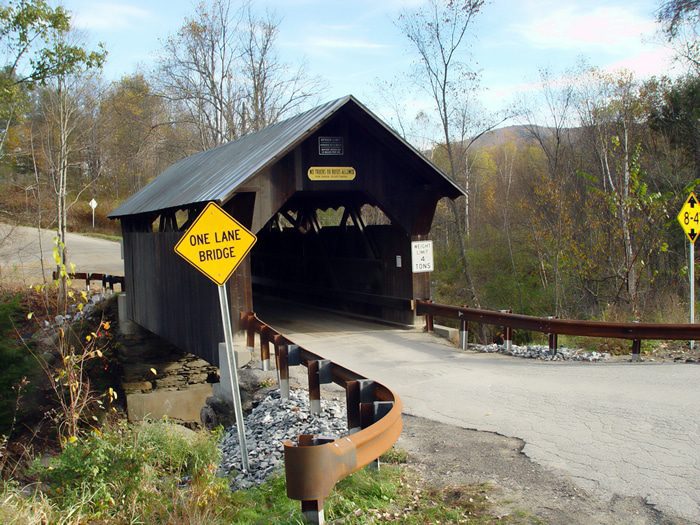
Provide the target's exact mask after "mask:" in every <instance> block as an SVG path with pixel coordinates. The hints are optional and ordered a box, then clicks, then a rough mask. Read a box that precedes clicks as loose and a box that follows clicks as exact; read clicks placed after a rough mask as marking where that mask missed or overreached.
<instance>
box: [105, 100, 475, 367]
mask: <svg viewBox="0 0 700 525" xmlns="http://www.w3.org/2000/svg"><path fill="white" fill-rule="evenodd" d="M462 193H463V192H462V190H461V189H460V188H459V187H458V186H457V185H456V184H454V183H453V182H452V181H451V179H449V178H448V177H447V176H446V175H445V174H443V173H442V172H441V171H440V170H439V169H438V168H436V167H435V166H434V165H433V164H432V163H431V162H430V161H428V160H427V159H426V158H425V157H424V156H423V155H421V154H420V153H419V152H418V151H417V150H416V149H414V148H413V147H412V146H411V145H409V144H408V143H407V142H405V141H404V140H403V139H402V138H401V137H399V135H397V134H396V133H395V132H394V131H393V130H391V128H389V127H388V126H387V125H386V124H384V123H383V122H382V121H381V120H380V119H378V118H377V117H376V116H375V115H373V114H372V113H371V112H370V111H369V110H368V109H367V108H365V107H364V106H363V105H362V104H360V103H359V102H358V101H357V100H356V99H355V98H353V97H352V96H348V97H344V98H341V99H338V100H334V101H332V102H328V103H326V104H323V105H321V106H318V107H316V108H314V109H311V110H309V111H307V112H305V113H302V114H300V115H297V116H295V117H292V118H290V119H288V120H285V121H283V122H280V123H278V124H275V125H272V126H269V127H267V128H265V129H263V130H261V131H259V132H257V133H254V134H251V135H247V136H245V137H243V138H241V139H239V140H236V141H234V142H230V143H228V144H224V145H222V146H219V147H217V148H215V149H212V150H209V151H205V152H202V153H198V154H195V155H192V156H190V157H187V158H185V159H183V160H181V161H179V162H178V163H176V164H174V165H173V166H171V167H170V168H168V169H167V170H166V171H164V172H163V173H162V174H161V175H160V176H158V177H157V178H156V179H155V180H154V181H153V182H151V183H150V184H149V185H148V186H146V187H145V188H143V189H142V190H141V191H139V192H138V193H136V194H135V195H133V196H132V197H131V198H130V199H128V200H127V201H126V202H124V203H123V204H122V205H121V206H120V207H119V208H117V209H116V210H114V211H113V212H112V213H111V214H110V218H113V219H119V220H120V221H121V226H122V233H123V239H124V269H125V277H126V289H127V290H128V296H127V315H128V317H129V318H130V319H131V320H133V321H135V322H136V323H137V324H139V325H141V326H143V327H144V328H146V329H148V330H150V331H151V332H153V333H155V334H157V335H159V336H161V337H163V338H164V339H166V340H168V341H170V342H171V343H173V344H174V345H175V346H177V347H179V348H181V349H182V350H184V351H187V352H191V353H193V354H196V355H198V356H200V357H202V358H204V359H206V360H207V361H209V362H210V363H212V364H216V365H218V364H219V363H218V361H219V354H218V350H217V349H218V345H219V342H221V341H223V339H224V338H223V328H222V326H221V320H220V316H219V313H218V312H219V310H218V309H219V305H218V299H217V289H216V286H215V285H214V284H213V283H212V282H211V281H209V280H208V279H207V278H205V277H204V276H202V275H201V274H200V273H199V272H197V271H195V270H194V269H192V268H191V267H190V266H189V265H188V264H187V263H186V262H185V261H184V260H182V259H181V258H180V257H179V256H178V255H176V254H175V252H174V251H173V247H174V246H175V244H176V243H177V241H178V240H179V239H180V237H181V236H182V235H183V232H184V230H186V229H187V228H188V226H189V225H190V224H191V223H192V221H193V220H194V219H195V218H196V217H197V215H198V213H200V212H201V210H202V209H203V208H204V206H205V205H206V204H207V203H208V202H211V201H214V202H216V203H218V204H220V205H221V206H222V207H223V208H224V209H225V210H226V211H227V212H228V213H229V214H230V215H231V216H233V217H234V218H235V219H237V220H238V221H239V222H240V223H242V224H243V225H245V226H246V227H247V228H248V229H250V230H251V231H252V232H254V233H255V234H256V235H257V236H258V242H257V244H256V245H255V247H254V248H253V250H252V252H251V255H250V257H248V258H247V259H246V260H245V261H244V262H243V263H242V264H241V265H240V266H239V267H238V269H237V270H236V272H235V273H234V275H233V277H232V278H231V279H230V280H229V281H228V285H227V286H228V291H229V298H230V299H229V300H230V311H231V315H232V317H233V319H232V322H233V323H234V324H233V329H234V332H235V331H236V330H237V323H238V314H239V312H241V311H243V312H246V311H254V310H255V301H256V298H257V297H259V296H262V295H268V296H273V297H279V298H284V299H290V300H294V301H299V302H306V303H310V304H315V305H319V306H322V307H325V308H330V309H334V310H340V311H347V312H352V313H354V314H358V315H364V316H369V317H374V318H377V319H381V320H384V321H390V322H396V323H402V324H411V323H413V321H414V313H413V312H412V311H411V309H410V307H409V305H410V300H411V299H414V298H419V299H426V298H429V296H430V282H429V275H430V274H429V273H424V272H423V273H413V271H412V266H411V242H412V241H418V240H424V239H427V237H428V235H429V233H430V227H431V223H432V220H433V216H434V214H435V209H436V206H437V203H438V201H439V200H440V199H441V198H443V197H448V198H451V199H455V198H457V197H459V196H460V195H462Z"/></svg>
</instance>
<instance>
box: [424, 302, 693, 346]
mask: <svg viewBox="0 0 700 525" xmlns="http://www.w3.org/2000/svg"><path fill="white" fill-rule="evenodd" d="M416 315H425V316H426V325H427V326H428V328H429V329H430V327H431V326H432V323H433V321H432V318H433V317H444V318H448V319H457V320H459V321H460V322H461V327H460V329H461V332H462V335H461V339H462V346H464V344H465V342H466V333H467V331H468V323H469V322H476V323H480V324H490V325H496V326H503V327H504V328H505V330H504V332H505V334H506V337H505V340H506V342H510V341H511V339H512V330H513V329H515V328H520V329H524V330H532V331H535V332H541V333H545V334H549V346H550V349H552V350H556V346H557V337H556V336H557V335H559V334H562V335H578V336H584V337H607V338H612V339H629V340H632V355H633V356H637V357H636V358H638V356H639V353H640V349H641V341H642V340H643V339H656V340H686V341H695V340H700V325H697V324H661V323H637V322H634V323H608V322H603V321H577V320H572V319H557V318H554V317H533V316H529V315H521V314H513V313H510V311H506V310H503V311H493V310H482V309H477V308H467V307H459V306H449V305H444V304H436V303H432V302H430V301H416Z"/></svg>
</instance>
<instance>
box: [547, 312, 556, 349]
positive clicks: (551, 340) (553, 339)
mask: <svg viewBox="0 0 700 525" xmlns="http://www.w3.org/2000/svg"><path fill="white" fill-rule="evenodd" d="M547 319H556V317H554V316H551V315H550V316H549V317H547ZM547 335H548V336H549V351H550V352H552V355H557V344H558V338H557V334H555V333H552V332H550V333H549V334H547Z"/></svg>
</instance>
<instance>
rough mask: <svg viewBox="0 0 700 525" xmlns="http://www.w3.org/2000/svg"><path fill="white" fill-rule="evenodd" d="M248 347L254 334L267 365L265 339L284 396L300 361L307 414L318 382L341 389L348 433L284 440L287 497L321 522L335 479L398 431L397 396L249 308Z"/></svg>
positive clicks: (315, 403)
mask: <svg viewBox="0 0 700 525" xmlns="http://www.w3.org/2000/svg"><path fill="white" fill-rule="evenodd" d="M241 327H242V328H243V329H245V330H246V336H247V346H248V348H249V349H250V350H253V348H254V346H255V334H258V335H259V340H260V357H261V360H262V364H263V369H269V363H270V344H272V345H274V347H275V362H276V365H277V370H278V379H279V387H280V395H281V397H282V398H283V399H284V398H288V397H289V367H290V366H305V367H306V369H307V376H308V384H309V401H310V406H311V413H313V414H319V413H320V412H321V385H322V384H328V383H335V384H337V385H339V386H342V387H343V388H345V397H346V401H347V421H348V434H347V435H345V436H342V437H340V438H338V439H334V438H332V437H327V436H322V435H307V434H303V435H300V436H299V437H298V441H297V443H296V444H295V443H293V442H291V441H288V440H287V441H284V468H285V477H286V481H287V496H288V497H289V498H290V499H295V500H299V501H301V510H302V513H303V514H304V517H305V519H306V520H307V522H310V523H323V503H324V500H325V499H326V498H327V497H328V496H329V494H330V493H331V491H332V490H333V487H334V486H335V484H336V483H337V482H338V481H340V480H341V479H343V478H345V477H347V476H349V475H350V474H352V473H353V472H355V471H357V470H359V469H361V468H362V467H364V466H366V465H369V464H371V463H373V462H374V461H377V458H379V456H381V455H382V454H383V453H384V452H386V451H387V450H389V449H390V448H391V446H392V445H393V444H394V443H395V442H396V440H397V439H398V438H399V435H400V434H401V429H402V421H401V410H402V405H401V400H400V399H399V397H398V396H397V395H396V394H395V393H394V392H392V391H391V390H390V389H389V388H387V387H385V386H384V385H381V384H379V383H377V382H376V381H372V380H371V379H367V378H366V377H364V376H361V375H360V374H358V373H356V372H353V371H352V370H349V369H347V368H345V367H342V366H340V365H338V364H336V363H334V362H332V361H330V360H328V359H324V358H323V357H321V356H319V355H317V354H314V353H313V352H310V351H308V350H306V349H304V348H302V347H300V346H299V345H296V344H294V343H293V342H292V341H291V340H289V339H287V338H286V337H284V336H283V335H281V334H279V333H278V332H277V331H275V330H274V329H273V328H271V327H269V326H267V325H266V324H265V323H263V322H262V321H261V320H260V319H258V318H257V317H256V315H255V314H254V313H245V314H241Z"/></svg>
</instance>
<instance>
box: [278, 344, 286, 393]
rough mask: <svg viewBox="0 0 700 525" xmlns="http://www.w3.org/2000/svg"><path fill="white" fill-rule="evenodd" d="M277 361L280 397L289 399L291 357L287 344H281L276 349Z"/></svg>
mask: <svg viewBox="0 0 700 525" xmlns="http://www.w3.org/2000/svg"><path fill="white" fill-rule="evenodd" d="M275 360H276V361H277V363H276V364H277V381H278V383H279V387H280V398H282V399H289V359H288V350H287V345H279V346H278V347H277V348H276V349H275Z"/></svg>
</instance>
